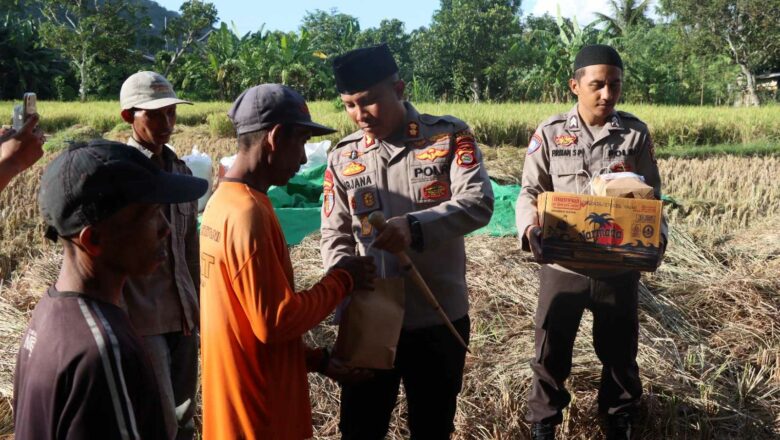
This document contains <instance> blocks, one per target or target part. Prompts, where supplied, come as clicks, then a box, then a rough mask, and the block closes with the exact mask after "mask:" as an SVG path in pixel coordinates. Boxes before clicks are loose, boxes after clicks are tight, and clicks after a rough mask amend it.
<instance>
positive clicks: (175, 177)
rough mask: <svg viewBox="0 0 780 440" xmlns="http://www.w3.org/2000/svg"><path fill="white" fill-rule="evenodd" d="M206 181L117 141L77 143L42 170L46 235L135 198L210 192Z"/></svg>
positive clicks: (70, 231) (69, 230) (163, 199)
mask: <svg viewBox="0 0 780 440" xmlns="http://www.w3.org/2000/svg"><path fill="white" fill-rule="evenodd" d="M207 188H208V182H206V181H205V180H203V179H199V178H197V177H192V176H188V175H184V174H173V173H168V172H165V171H163V170H161V169H160V168H159V167H157V166H156V165H155V164H154V163H153V162H152V161H151V159H149V158H147V157H146V156H144V155H143V153H141V152H140V151H138V150H136V149H135V148H133V147H130V146H128V145H125V144H121V143H119V142H112V141H107V140H102V139H101V140H95V141H91V142H89V143H84V142H82V143H76V144H73V145H71V146H70V147H68V149H67V150H66V151H65V152H63V153H62V154H60V155H59V156H57V157H56V158H55V159H54V160H53V161H52V162H51V163H50V164H49V165H48V166H47V167H46V170H45V171H44V172H43V178H42V179H41V190H40V192H39V193H38V206H39V208H40V210H41V214H43V219H44V221H45V222H46V225H47V230H46V237H47V238H49V239H51V240H53V241H56V240H57V237H58V236H60V237H69V236H72V235H75V234H78V233H79V232H80V231H81V230H82V229H83V228H84V227H85V226H89V225H94V224H96V223H99V222H100V221H102V220H105V219H106V218H108V217H110V216H111V215H113V214H115V213H116V212H118V211H119V210H121V209H122V208H124V207H126V206H128V205H130V204H132V203H150V204H152V203H162V204H167V203H183V202H189V201H192V200H196V199H198V198H199V197H200V196H202V195H203V194H205V193H206V189H207Z"/></svg>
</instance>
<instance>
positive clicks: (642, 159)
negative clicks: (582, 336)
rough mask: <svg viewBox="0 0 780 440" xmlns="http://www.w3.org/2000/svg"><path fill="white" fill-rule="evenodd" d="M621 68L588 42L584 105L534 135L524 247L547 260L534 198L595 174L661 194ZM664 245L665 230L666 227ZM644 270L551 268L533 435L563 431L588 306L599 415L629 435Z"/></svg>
mask: <svg viewBox="0 0 780 440" xmlns="http://www.w3.org/2000/svg"><path fill="white" fill-rule="evenodd" d="M622 80H623V62H622V61H621V59H620V55H619V54H618V53H617V51H615V49H613V48H612V47H609V46H605V45H592V46H585V47H583V48H582V50H580V52H579V53H578V54H577V57H576V59H575V62H574V77H573V78H572V79H570V80H569V87H570V89H571V91H572V93H574V94H575V95H576V96H577V105H575V106H574V108H572V109H571V110H570V111H569V112H568V113H564V114H560V115H556V116H553V117H552V118H550V119H548V120H547V121H546V122H544V123H542V124H541V125H540V126H539V128H537V129H536V132H535V133H534V135H533V136H532V137H531V142H530V144H529V146H528V152H527V156H526V159H525V165H524V166H523V180H522V190H521V191H520V195H519V197H518V200H517V206H516V219H517V231H518V233H519V234H520V239H521V242H522V247H523V249H524V250H526V251H532V252H533V255H534V257H535V258H536V260H537V261H538V262H540V263H545V262H544V261H543V260H542V258H541V251H540V248H541V243H540V236H541V228H540V227H539V219H538V216H537V210H536V200H537V197H538V196H539V194H541V193H543V192H545V191H558V192H569V193H577V192H580V191H583V190H584V189H585V188H587V187H588V185H589V182H590V177H592V176H595V175H597V174H604V173H612V172H620V171H632V172H634V173H637V174H640V175H642V176H644V178H645V182H646V183H647V184H648V185H651V186H652V187H653V188H654V189H655V195H656V197H659V198H660V194H661V180H660V176H659V173H658V166H657V165H656V160H655V157H654V151H653V141H652V139H651V138H650V133H649V132H648V130H647V126H646V125H645V124H644V123H643V122H642V121H640V120H639V119H637V118H636V117H635V116H633V115H631V114H629V113H625V112H622V111H616V110H615V104H616V103H617V102H618V100H619V99H620V92H621V86H622ZM662 236H663V238H662V241H663V246H665V242H666V231H665V229H664V230H663V231H662ZM638 285H639V272H637V271H630V270H621V269H614V270H583V269H572V268H568V267H562V266H559V265H557V264H553V265H548V264H543V265H542V268H541V271H540V273H539V303H538V305H537V308H536V318H535V321H536V335H535V338H536V354H535V356H534V359H533V360H532V361H531V369H532V370H533V373H534V378H533V384H532V386H531V390H530V393H529V396H528V414H527V419H528V421H530V422H531V423H532V426H531V433H532V437H533V438H534V439H539V440H541V439H554V438H555V426H556V425H558V424H560V423H561V411H562V410H563V409H564V408H565V407H566V406H567V405H568V404H569V401H570V400H571V396H570V395H569V392H568V391H566V388H565V387H564V381H565V380H566V378H567V377H568V376H569V373H570V371H571V358H572V348H573V346H574V338H575V336H576V335H577V329H578V327H579V324H580V319H581V317H582V313H583V311H584V309H589V310H590V311H591V312H592V314H593V346H594V348H595V350H596V354H597V355H598V357H599V359H600V360H601V363H602V365H603V368H602V374H601V388H600V389H599V397H598V404H599V410H600V411H601V412H602V413H603V414H605V415H606V419H607V426H606V428H607V438H608V439H628V438H629V436H630V431H631V423H632V417H633V415H634V413H635V409H636V406H637V403H638V402H639V396H640V395H641V394H642V383H641V382H640V380H639V368H638V366H637V363H636V356H637V344H638V332H639V327H638V326H639V324H638V317H637V289H638Z"/></svg>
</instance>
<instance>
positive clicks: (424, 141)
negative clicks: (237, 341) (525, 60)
mask: <svg viewBox="0 0 780 440" xmlns="http://www.w3.org/2000/svg"><path fill="white" fill-rule="evenodd" d="M333 69H334V73H335V76H336V86H337V88H338V91H339V93H340V94H341V100H342V102H343V103H344V106H345V107H346V111H347V114H348V115H349V117H350V119H352V121H353V122H354V123H355V124H356V125H357V126H358V127H359V130H358V131H356V132H354V133H352V134H351V135H349V136H347V137H346V138H344V139H342V140H341V141H340V142H339V143H338V144H337V145H336V147H335V149H333V151H331V152H330V155H329V157H328V166H327V170H326V172H325V182H324V194H323V197H324V199H323V209H322V243H321V252H322V258H323V260H324V265H325V268H326V269H327V268H330V267H333V266H334V265H336V264H338V262H339V261H341V260H343V259H344V258H347V257H349V256H351V255H354V254H355V253H357V254H359V255H368V256H371V257H373V258H375V259H376V260H375V261H376V263H377V264H378V265H380V264H381V265H383V268H382V269H383V270H382V272H383V273H384V274H385V276H387V277H400V276H403V275H404V273H405V272H404V268H403V267H400V266H399V263H398V260H397V259H396V258H395V256H394V254H395V253H396V252H399V251H405V250H406V251H407V252H408V254H409V256H410V257H411V259H412V261H413V262H414V264H415V266H416V267H417V269H418V270H419V271H420V273H421V274H422V276H423V278H424V279H425V280H426V281H427V283H428V285H429V286H430V287H431V289H432V290H433V294H434V296H435V297H436V299H437V300H438V302H439V304H441V306H442V309H443V310H444V312H445V313H446V314H447V316H448V317H449V319H450V320H451V321H452V324H453V325H454V327H455V328H456V329H457V330H458V332H459V333H460V335H461V336H462V337H463V339H464V340H465V341H468V337H469V317H468V295H467V290H466V279H465V267H466V255H465V246H464V239H463V236H464V235H465V234H467V233H469V232H471V231H474V230H475V229H478V228H480V227H482V226H484V225H486V224H487V223H488V222H489V221H490V217H491V215H492V212H493V192H492V189H491V186H490V181H489V179H488V175H487V172H486V170H485V168H484V166H483V165H482V154H481V152H480V150H479V148H478V147H477V144H476V142H475V140H474V134H473V133H472V132H471V130H469V127H468V125H466V123H465V122H463V121H461V120H459V119H457V118H454V117H452V116H431V115H426V114H420V113H418V112H417V110H416V109H415V108H414V107H413V106H412V105H411V104H410V103H409V102H407V101H405V100H404V82H403V81H401V80H399V79H398V67H397V66H396V63H395V60H394V59H393V56H392V54H391V53H390V50H389V49H388V47H387V45H380V46H374V47H367V48H362V49H357V50H353V51H351V52H348V53H346V54H344V55H341V56H339V57H336V59H335V60H334V63H333ZM375 211H380V212H382V213H383V214H384V216H385V217H386V218H388V221H387V227H386V228H385V229H384V230H383V231H382V232H378V231H376V230H374V228H373V227H372V225H371V224H370V223H369V221H368V216H369V214H371V213H372V212H375ZM407 248H409V249H407ZM405 309H406V310H405V315H404V322H403V328H402V331H401V335H400V339H399V341H398V347H397V352H396V358H395V368H394V369H392V370H389V371H378V372H376V374H375V376H374V377H373V378H372V379H370V380H368V381H366V382H362V383H359V384H344V385H343V386H342V392H341V420H340V424H339V427H340V429H341V432H342V436H343V438H344V439H350V440H351V439H360V440H373V439H383V438H384V437H385V434H386V432H387V429H388V425H389V421H390V415H391V413H392V410H393V407H394V406H395V403H396V398H397V394H398V389H399V386H400V383H401V382H402V381H403V383H404V389H405V391H406V396H407V402H408V409H409V414H408V422H409V430H410V431H411V438H413V439H426V440H436V439H448V438H449V437H450V434H451V433H452V432H453V431H454V424H453V420H454V417H455V408H456V403H457V396H458V393H459V392H460V390H461V386H462V380H463V367H464V362H465V355H466V350H465V348H463V347H462V346H461V345H460V344H459V342H458V341H457V340H456V338H454V337H453V335H452V334H450V333H449V331H448V329H447V327H446V326H445V325H444V324H443V323H442V322H441V318H440V317H439V315H438V314H437V313H436V311H435V310H434V309H433V308H432V307H431V306H430V305H429V304H428V303H427V302H426V301H425V299H424V297H423V295H422V294H421V292H419V291H418V289H417V287H416V286H415V284H414V283H412V282H411V281H410V280H407V282H406V283H405Z"/></svg>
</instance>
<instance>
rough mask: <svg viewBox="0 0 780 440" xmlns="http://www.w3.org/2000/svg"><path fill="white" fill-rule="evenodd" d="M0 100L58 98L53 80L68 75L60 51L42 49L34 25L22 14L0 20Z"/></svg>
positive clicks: (13, 12) (12, 13) (17, 12)
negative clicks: (24, 96) (34, 95)
mask: <svg viewBox="0 0 780 440" xmlns="http://www.w3.org/2000/svg"><path fill="white" fill-rule="evenodd" d="M0 54H2V56H0V99H18V98H21V96H22V94H23V93H24V92H29V91H32V92H35V93H37V94H38V96H39V98H42V99H47V98H55V97H57V96H56V95H57V93H56V90H55V89H54V87H53V86H54V83H53V81H52V78H54V77H56V76H59V75H64V74H65V73H66V72H67V67H68V66H67V62H66V61H64V60H62V59H61V58H60V56H59V53H57V51H55V50H52V49H49V48H46V47H41V45H40V37H39V35H38V27H37V25H36V23H35V21H33V20H31V19H29V18H23V17H22V16H21V14H19V11H9V12H8V14H7V15H6V16H5V17H0Z"/></svg>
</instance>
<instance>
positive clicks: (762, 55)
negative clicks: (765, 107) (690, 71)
mask: <svg viewBox="0 0 780 440" xmlns="http://www.w3.org/2000/svg"><path fill="white" fill-rule="evenodd" d="M661 5H662V7H663V9H664V11H666V12H667V13H669V14H672V15H673V16H674V17H675V19H676V22H677V23H678V24H679V25H681V26H683V27H684V29H685V31H686V32H687V33H688V34H689V35H690V36H691V39H692V41H691V42H692V44H695V45H696V47H697V49H698V51H699V52H700V53H707V52H712V51H715V52H718V53H723V54H727V55H728V56H729V57H730V58H731V60H732V61H733V62H734V63H735V64H736V65H737V66H739V69H740V71H741V73H742V77H743V78H744V81H745V91H746V93H747V104H748V105H758V104H759V103H760V102H759V98H758V95H757V94H756V81H755V76H756V74H757V73H760V72H761V71H763V70H764V69H768V68H772V67H775V66H777V65H780V26H778V24H777V18H778V17H780V0H765V1H760V2H758V1H754V0H711V1H707V2H700V1H698V0H662V1H661Z"/></svg>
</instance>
